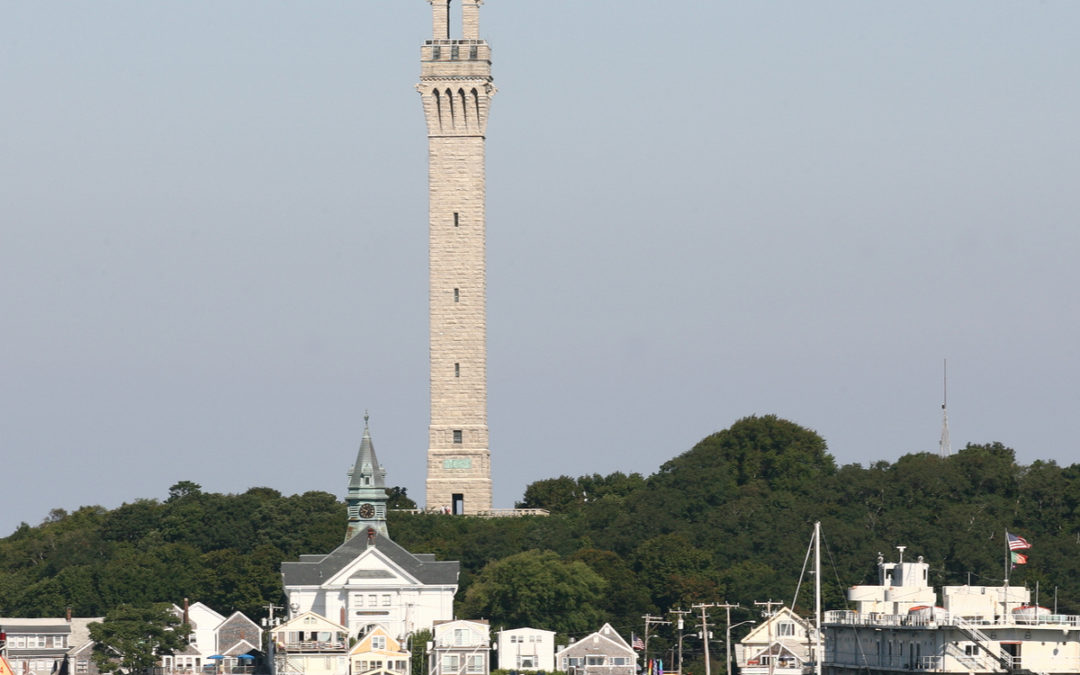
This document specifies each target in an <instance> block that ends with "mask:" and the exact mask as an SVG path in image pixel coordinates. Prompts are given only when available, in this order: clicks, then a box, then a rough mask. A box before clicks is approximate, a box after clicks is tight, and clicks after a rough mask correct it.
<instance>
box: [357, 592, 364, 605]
mask: <svg viewBox="0 0 1080 675" xmlns="http://www.w3.org/2000/svg"><path fill="white" fill-rule="evenodd" d="M356 606H357V607H363V606H364V596H362V595H359V594H357V596H356Z"/></svg>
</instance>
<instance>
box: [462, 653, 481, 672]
mask: <svg viewBox="0 0 1080 675" xmlns="http://www.w3.org/2000/svg"><path fill="white" fill-rule="evenodd" d="M468 658H469V660H468V662H467V665H466V672H469V673H482V672H484V655H483V654H469V657H468Z"/></svg>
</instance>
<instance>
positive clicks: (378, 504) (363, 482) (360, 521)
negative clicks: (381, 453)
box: [345, 412, 389, 541]
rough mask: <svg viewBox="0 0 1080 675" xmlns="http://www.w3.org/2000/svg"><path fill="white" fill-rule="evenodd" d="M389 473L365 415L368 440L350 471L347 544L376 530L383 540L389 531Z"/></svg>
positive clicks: (361, 445)
mask: <svg viewBox="0 0 1080 675" xmlns="http://www.w3.org/2000/svg"><path fill="white" fill-rule="evenodd" d="M386 500H387V495H386V469H384V468H382V467H381V466H379V460H378V458H377V457H375V445H374V444H373V443H372V442H371V430H370V429H369V428H368V415H367V413H366V412H365V413H364V437H363V438H362V439H361V440H360V449H359V450H358V451H357V453H356V463H355V464H353V468H352V469H351V470H350V471H349V491H348V494H347V495H346V496H345V503H346V505H347V506H348V512H349V525H348V527H347V528H346V530H345V541H348V540H350V539H352V538H353V537H354V536H356V535H357V534H360V533H362V532H366V531H367V529H368V528H369V527H370V528H373V529H374V530H375V532H376V533H377V534H378V535H379V536H382V537H387V536H389V535H388V534H387V530H386Z"/></svg>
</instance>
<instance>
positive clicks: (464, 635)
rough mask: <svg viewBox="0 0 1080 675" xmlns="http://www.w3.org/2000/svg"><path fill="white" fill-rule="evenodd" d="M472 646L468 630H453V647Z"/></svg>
mask: <svg viewBox="0 0 1080 675" xmlns="http://www.w3.org/2000/svg"><path fill="white" fill-rule="evenodd" d="M470 644H472V640H470V639H469V630H468V629H467V628H455V629H454V646H455V647H464V646H465V645H470Z"/></svg>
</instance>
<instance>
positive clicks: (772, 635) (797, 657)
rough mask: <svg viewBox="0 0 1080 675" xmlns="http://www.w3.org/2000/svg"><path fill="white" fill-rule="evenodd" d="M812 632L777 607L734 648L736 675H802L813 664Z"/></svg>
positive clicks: (807, 624) (806, 624)
mask: <svg viewBox="0 0 1080 675" xmlns="http://www.w3.org/2000/svg"><path fill="white" fill-rule="evenodd" d="M816 635H817V633H816V631H815V630H814V627H813V625H811V623H810V622H809V621H807V620H806V619H804V618H802V617H801V616H799V615H798V614H796V613H795V612H793V611H791V609H789V608H787V607H781V608H780V609H778V610H777V611H775V612H773V614H772V616H769V617H768V618H767V619H766V620H765V621H763V622H762V623H761V624H759V625H757V626H754V629H753V630H751V631H750V632H749V633H748V634H747V635H746V637H744V638H743V639H742V640H739V642H738V644H736V645H735V663H736V664H737V665H738V666H739V673H740V675H802V674H803V673H805V672H807V671H808V669H809V667H810V664H811V662H812V660H813V651H814V644H815V642H816Z"/></svg>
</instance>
